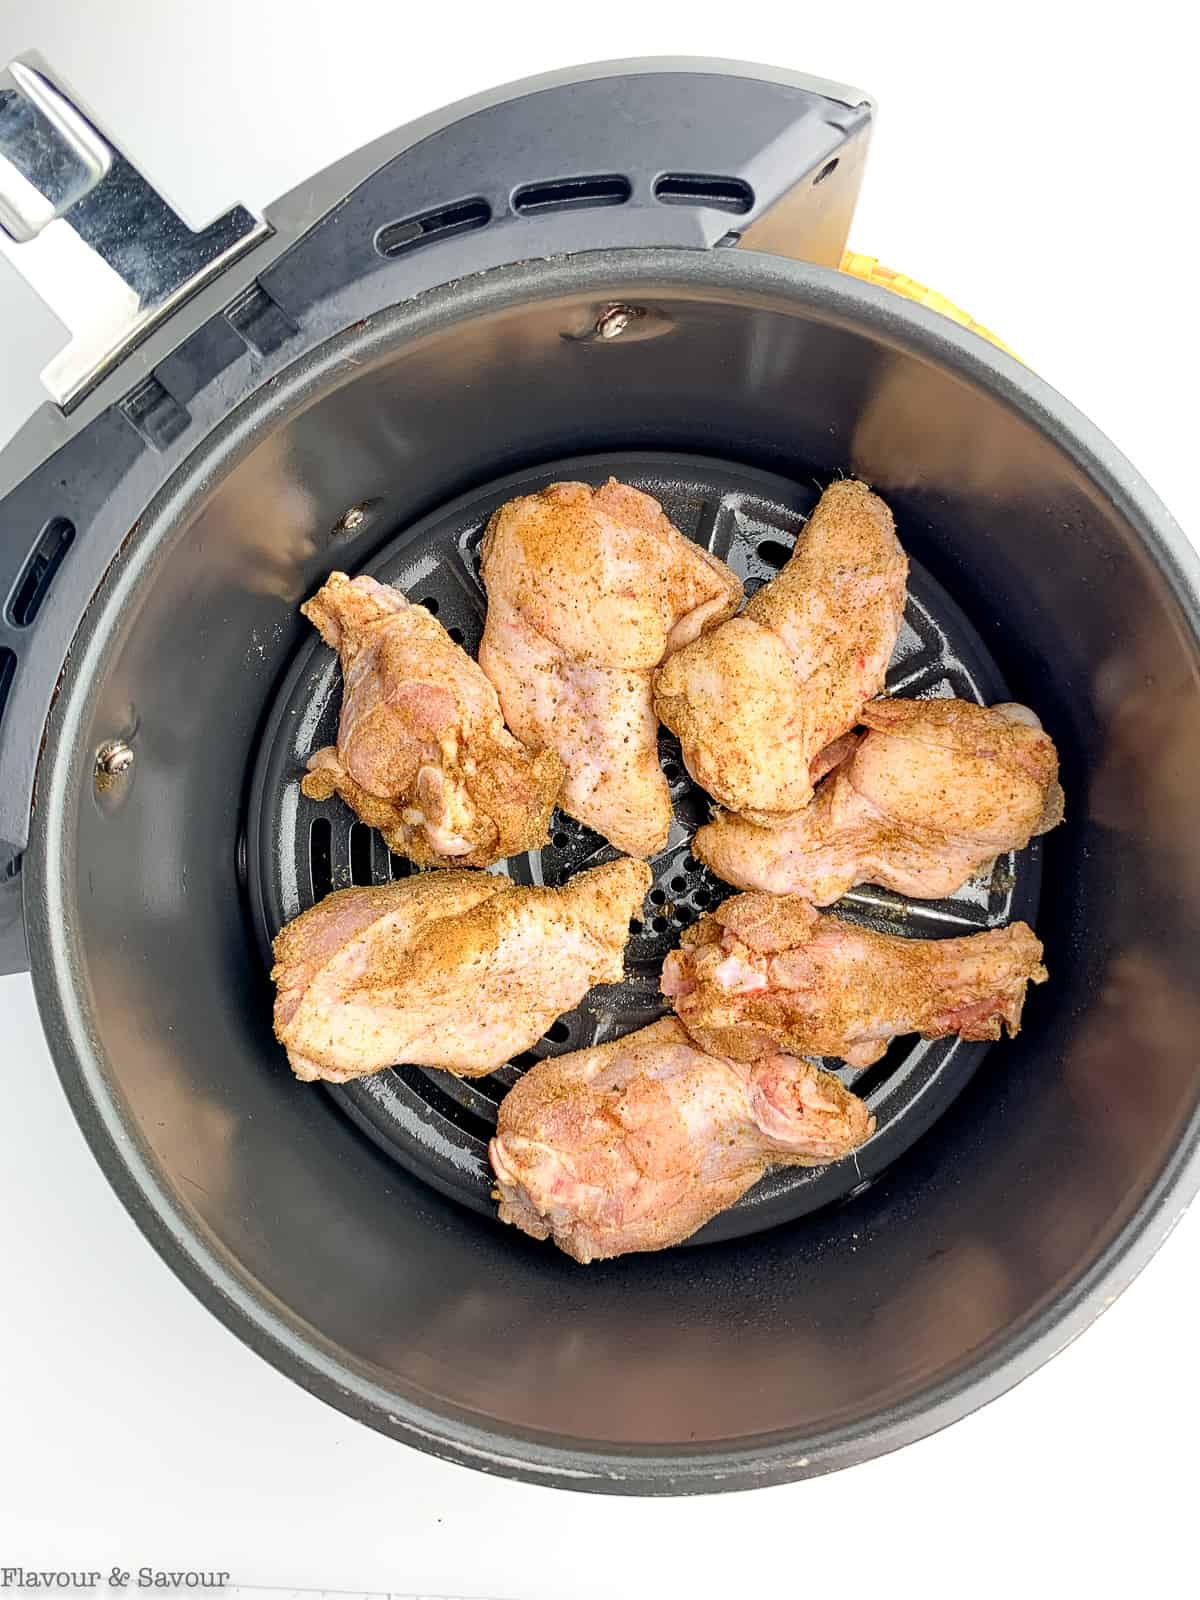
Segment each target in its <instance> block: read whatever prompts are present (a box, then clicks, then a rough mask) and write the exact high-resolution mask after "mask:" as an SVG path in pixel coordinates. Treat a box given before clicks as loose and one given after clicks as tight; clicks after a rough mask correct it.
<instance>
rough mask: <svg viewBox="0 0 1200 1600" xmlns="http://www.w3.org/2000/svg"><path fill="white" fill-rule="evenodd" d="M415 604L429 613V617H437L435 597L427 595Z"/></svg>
mask: <svg viewBox="0 0 1200 1600" xmlns="http://www.w3.org/2000/svg"><path fill="white" fill-rule="evenodd" d="M417 604H418V605H419V606H424V607H425V609H426V611H428V613H429V615H430V616H431V617H436V616H437V614H438V603H437V597H436V595H432V594H427V595H425V596H423V598H422V599H420V600H418V601H417Z"/></svg>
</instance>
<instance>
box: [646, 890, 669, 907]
mask: <svg viewBox="0 0 1200 1600" xmlns="http://www.w3.org/2000/svg"><path fill="white" fill-rule="evenodd" d="M666 898H667V894H666V890H665V889H651V891H650V904H651V905H652V906H661V905H664V904H665V903H666Z"/></svg>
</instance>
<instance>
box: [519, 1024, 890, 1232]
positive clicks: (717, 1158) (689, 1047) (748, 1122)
mask: <svg viewBox="0 0 1200 1600" xmlns="http://www.w3.org/2000/svg"><path fill="white" fill-rule="evenodd" d="M874 1128H875V1122H874V1118H873V1117H872V1116H871V1114H870V1113H869V1112H868V1110H867V1108H866V1106H865V1105H864V1104H863V1102H862V1101H861V1100H860V1099H859V1098H858V1097H857V1096H856V1095H853V1094H851V1093H850V1092H849V1091H848V1090H847V1089H844V1088H843V1087H842V1085H841V1084H840V1083H839V1082H838V1080H837V1079H836V1078H835V1077H833V1075H832V1074H831V1073H828V1072H823V1071H822V1070H821V1069H820V1068H819V1067H816V1066H813V1064H812V1063H811V1062H808V1061H797V1060H796V1059H795V1058H794V1057H792V1056H785V1055H767V1056H764V1057H763V1059H761V1060H759V1061H755V1062H753V1063H751V1064H746V1063H744V1062H738V1061H731V1060H725V1059H723V1058H721V1057H720V1056H714V1055H706V1054H705V1053H704V1052H703V1051H702V1050H700V1049H698V1048H697V1046H696V1045H695V1044H693V1043H692V1041H691V1039H689V1037H688V1035H687V1033H686V1032H685V1030H684V1029H683V1028H682V1027H681V1026H680V1024H679V1023H678V1022H677V1021H676V1020H675V1019H674V1018H670V1017H668V1018H664V1019H663V1020H662V1021H660V1022H655V1023H653V1024H651V1026H650V1027H648V1028H642V1029H641V1030H640V1031H639V1032H637V1033H632V1034H629V1035H628V1036H627V1037H626V1038H624V1039H617V1040H614V1041H613V1042H612V1043H610V1044H602V1045H598V1046H597V1047H596V1048H594V1049H591V1050H577V1051H575V1052H573V1053H572V1054H571V1055H564V1056H554V1057H548V1058H547V1059H545V1060H543V1061H539V1062H538V1064H537V1065H536V1066H535V1067H533V1068H531V1069H530V1071H529V1072H527V1073H526V1074H525V1076H524V1077H523V1078H522V1079H521V1081H520V1082H519V1083H518V1084H517V1085H516V1087H515V1088H514V1089H512V1090H511V1091H510V1092H509V1094H508V1095H507V1096H506V1097H505V1099H504V1100H503V1102H502V1103H501V1106H500V1114H499V1119H498V1122H497V1128H496V1137H495V1138H494V1139H493V1140H492V1142H491V1146H490V1148H489V1152H488V1153H489V1155H490V1157H491V1162H492V1170H493V1171H494V1172H495V1174H496V1184H497V1187H496V1189H495V1190H494V1198H495V1199H497V1200H498V1201H499V1202H500V1219H501V1221H502V1222H510V1223H513V1224H514V1225H515V1226H516V1227H518V1228H520V1229H522V1230H523V1231H524V1232H525V1233H528V1234H532V1236H533V1237H534V1238H535V1239H545V1238H547V1237H553V1240H554V1242H555V1244H556V1245H558V1247H559V1249H560V1250H563V1251H565V1252H566V1254H567V1255H569V1256H573V1257H574V1259H575V1260H576V1261H581V1262H588V1261H603V1260H605V1259H607V1258H608V1257H610V1256H618V1255H624V1254H627V1253H629V1252H631V1251H636V1250H662V1249H665V1248H666V1247H667V1246H668V1245H673V1244H679V1243H680V1242H681V1241H682V1240H684V1239H686V1238H688V1236H689V1235H690V1234H693V1233H695V1231H696V1229H697V1228H700V1227H703V1225H704V1224H705V1223H706V1222H708V1221H709V1220H710V1219H711V1218H713V1217H715V1216H716V1215H717V1213H718V1212H719V1211H724V1210H725V1209H726V1207H728V1206H731V1205H732V1204H733V1203H734V1201H735V1200H737V1199H739V1198H740V1197H741V1196H742V1195H743V1194H745V1192H746V1190H747V1189H749V1188H750V1187H751V1185H752V1184H755V1183H757V1182H758V1180H759V1179H760V1178H761V1177H762V1176H763V1174H764V1173H765V1172H767V1171H768V1170H769V1168H771V1167H773V1166H777V1165H785V1166H818V1165H821V1164H823V1163H825V1162H828V1161H836V1160H837V1159H838V1158H839V1157H841V1156H844V1155H847V1154H848V1153H849V1152H850V1151H851V1150H853V1149H855V1148H856V1147H857V1146H858V1145H860V1144H862V1143H863V1141H864V1140H866V1139H868V1138H869V1137H870V1136H871V1134H872V1133H873V1132H874Z"/></svg>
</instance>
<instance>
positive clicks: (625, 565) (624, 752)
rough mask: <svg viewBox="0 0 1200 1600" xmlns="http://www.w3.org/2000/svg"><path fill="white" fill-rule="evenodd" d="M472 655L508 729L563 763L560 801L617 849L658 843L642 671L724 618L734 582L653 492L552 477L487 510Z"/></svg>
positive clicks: (663, 826) (664, 820)
mask: <svg viewBox="0 0 1200 1600" xmlns="http://www.w3.org/2000/svg"><path fill="white" fill-rule="evenodd" d="M482 571H483V580H484V583H485V584H486V585H487V592H488V614H487V625H486V627H485V629H484V634H483V642H482V644H481V645H480V647H479V664H480V666H481V667H482V668H483V670H484V672H486V673H487V675H488V677H489V678H490V679H491V681H492V682H493V683H494V684H495V686H496V689H497V692H498V693H499V696H500V705H501V707H502V708H503V711H504V715H505V718H506V720H507V722H508V725H509V727H510V728H512V730H513V732H514V733H515V734H517V736H518V737H519V738H521V739H523V740H524V741H525V743H526V744H528V745H529V746H530V747H532V748H535V749H536V748H541V747H543V746H545V747H547V748H549V749H552V750H554V751H555V752H556V753H557V754H558V756H559V757H560V758H561V759H562V761H563V763H564V765H565V767H566V779H565V782H564V784H563V790H562V794H561V796H560V797H559V804H560V805H561V806H562V809H563V810H564V811H566V812H568V813H569V814H570V815H571V816H573V817H577V818H578V819H579V821H580V822H584V823H586V824H587V825H588V827H589V828H594V829H595V830H596V832H597V833H601V834H603V835H604V837H605V838H606V839H608V840H610V841H611V842H612V843H613V844H614V845H616V846H617V848H618V849H620V850H626V851H628V852H629V853H630V854H631V855H636V856H650V855H653V854H655V852H656V851H658V850H661V849H662V848H663V847H664V846H665V844H666V842H667V831H668V829H669V827H670V824H671V797H670V794H669V792H668V789H667V783H666V779H665V778H664V777H663V774H662V770H661V768H660V767H659V764H658V749H657V738H658V730H657V725H656V723H655V720H654V710H653V706H652V703H651V701H652V696H651V675H652V673H653V671H654V668H655V667H657V666H658V665H659V664H660V663H661V662H662V661H663V660H664V659H665V658H666V657H667V656H668V655H670V653H671V652H672V651H674V650H678V649H680V648H681V647H682V646H683V645H685V644H687V643H688V641H689V640H693V639H695V638H697V636H698V635H700V634H701V632H702V631H703V630H704V629H705V628H708V627H710V626H712V625H713V624H714V623H717V622H720V621H721V620H722V618H724V617H728V616H730V615H731V614H732V613H733V612H734V611H735V610H736V609H737V606H738V603H739V601H740V599H741V584H740V583H739V582H738V579H737V578H736V577H735V576H734V574H733V573H732V572H730V570H729V569H728V567H726V566H725V565H724V563H723V562H721V561H718V560H717V558H716V557H715V556H713V555H710V554H709V553H708V551H707V550H702V549H701V548H700V547H699V546H698V545H695V544H692V543H691V541H690V540H688V539H685V538H684V537H683V535H682V534H681V533H679V532H678V531H677V530H676V529H675V528H674V527H673V526H672V525H671V523H670V521H669V520H668V519H667V517H666V516H665V514H664V513H663V510H662V507H661V506H660V505H659V504H658V502H657V500H654V499H652V498H651V497H650V496H649V495H647V494H642V493H641V491H640V490H638V489H633V488H630V487H629V486H628V485H626V484H621V483H617V482H616V481H615V480H614V479H610V480H609V482H608V483H606V484H605V485H604V487H603V488H601V489H592V488H590V487H589V486H588V485H587V484H586V483H556V484H552V485H551V487H550V488H548V489H544V490H542V492H541V493H540V494H531V495H526V496H524V497H523V498H521V499H518V500H512V501H510V502H509V503H508V504H507V505H505V506H502V507H501V508H500V510H499V511H497V512H496V514H495V516H494V517H493V518H492V520H491V522H490V523H489V525H488V529H487V533H486V535H485V537H484V542H483V555H482Z"/></svg>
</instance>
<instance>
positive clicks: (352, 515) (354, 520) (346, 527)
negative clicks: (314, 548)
mask: <svg viewBox="0 0 1200 1600" xmlns="http://www.w3.org/2000/svg"><path fill="white" fill-rule="evenodd" d="M366 520H367V513H366V512H365V511H364V510H363V508H362V506H351V507H350V509H349V511H344V512H343V513H342V515H341V517H339V519H338V523H337V527H336V529H335V530H334V531H335V532H336V533H354V532H356V531H357V530H358V529H359V528H361V527H362V525H363V523H364V522H365V521H366Z"/></svg>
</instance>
